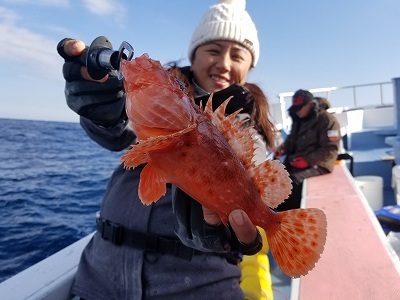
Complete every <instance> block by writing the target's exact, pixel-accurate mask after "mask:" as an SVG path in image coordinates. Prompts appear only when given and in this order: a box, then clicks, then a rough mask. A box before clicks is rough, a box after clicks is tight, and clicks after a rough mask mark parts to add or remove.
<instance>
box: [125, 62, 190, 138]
mask: <svg viewBox="0 0 400 300" xmlns="http://www.w3.org/2000/svg"><path fill="white" fill-rule="evenodd" d="M120 70H121V73H122V75H123V77H124V87H125V92H126V113H127V116H128V118H129V120H130V121H131V123H132V128H133V130H134V131H135V133H136V135H137V137H138V139H139V140H144V139H148V138H150V137H157V136H162V135H169V134H172V133H175V132H178V131H181V130H183V129H185V128H188V127H190V126H191V125H192V124H193V123H194V122H195V116H196V114H197V111H196V106H195V104H194V103H193V101H192V100H191V99H189V97H188V96H187V95H186V94H185V93H184V92H183V91H182V89H181V87H180V84H179V81H178V80H177V79H176V78H175V77H174V76H172V75H171V74H170V72H168V71H167V70H166V69H165V68H163V67H162V65H161V64H160V62H159V61H157V60H153V59H151V58H149V56H148V55H147V54H143V55H142V56H140V57H137V58H135V59H133V60H123V61H122V62H121V69H120Z"/></svg>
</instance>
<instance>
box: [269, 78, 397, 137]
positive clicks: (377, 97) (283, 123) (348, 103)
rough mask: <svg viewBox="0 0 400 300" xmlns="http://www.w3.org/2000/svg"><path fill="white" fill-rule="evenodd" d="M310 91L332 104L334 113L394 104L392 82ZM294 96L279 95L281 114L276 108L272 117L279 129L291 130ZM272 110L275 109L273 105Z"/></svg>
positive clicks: (289, 93) (290, 94)
mask: <svg viewBox="0 0 400 300" xmlns="http://www.w3.org/2000/svg"><path fill="white" fill-rule="evenodd" d="M309 91H310V92H311V93H312V94H313V95H314V96H319V97H324V98H327V99H328V100H329V102H330V103H331V106H332V109H331V110H332V111H333V112H342V111H349V110H355V109H363V108H368V107H369V108H372V107H385V106H393V103H394V95H393V94H394V93H393V83H392V82H391V81H388V82H378V83H369V84H359V85H351V86H344V87H326V88H315V89H309ZM293 94H294V92H285V93H280V94H279V95H278V96H279V112H278V109H277V108H275V111H273V116H272V117H273V119H274V121H275V122H276V123H277V125H278V126H277V127H278V129H285V130H287V129H288V128H290V124H291V120H290V118H289V116H288V113H287V110H288V108H289V107H290V105H291V97H292V96H293ZM272 109H274V106H273V105H272Z"/></svg>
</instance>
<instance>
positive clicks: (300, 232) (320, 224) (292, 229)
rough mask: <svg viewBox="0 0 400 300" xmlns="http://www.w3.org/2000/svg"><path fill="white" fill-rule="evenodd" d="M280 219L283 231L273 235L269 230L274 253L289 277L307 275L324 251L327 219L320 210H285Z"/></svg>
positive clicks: (279, 229)
mask: <svg viewBox="0 0 400 300" xmlns="http://www.w3.org/2000/svg"><path fill="white" fill-rule="evenodd" d="M278 216H279V218H280V226H279V228H278V229H277V230H276V231H275V232H272V233H271V232H268V229H266V233H267V238H268V244H269V247H270V249H271V253H272V255H273V256H274V259H275V261H276V262H277V264H278V265H279V267H280V268H281V269H282V271H283V272H284V273H285V274H286V275H288V276H290V277H300V276H302V275H306V274H307V273H308V272H309V271H310V270H312V269H313V268H314V266H315V263H316V262H317V261H318V260H319V258H320V256H321V254H322V252H323V251H324V245H325V241H326V234H327V228H326V227H327V222H326V216H325V214H324V212H323V211H322V210H319V209H316V208H307V209H293V210H288V211H283V212H279V213H278ZM264 229H265V228H264Z"/></svg>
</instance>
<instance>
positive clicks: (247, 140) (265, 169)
mask: <svg viewBox="0 0 400 300" xmlns="http://www.w3.org/2000/svg"><path fill="white" fill-rule="evenodd" d="M231 98H232V97H230V98H228V99H227V100H225V101H224V102H223V103H222V104H221V105H220V106H219V107H218V108H217V109H216V110H215V111H214V112H213V111H212V95H211V96H210V99H209V100H208V101H207V104H206V107H205V110H204V113H205V115H206V116H207V118H209V119H210V120H211V122H212V123H213V124H214V125H215V126H216V127H217V128H218V130H219V131H220V132H221V134H222V135H223V136H224V138H225V139H226V140H227V142H228V143H229V145H230V146H231V148H232V150H233V151H234V152H235V154H236V155H237V156H238V157H239V159H240V161H241V162H242V164H243V166H244V167H245V168H246V169H247V171H248V173H249V174H250V176H251V178H252V180H253V183H254V184H255V185H256V186H257V188H258V190H259V191H260V195H261V199H262V200H263V201H264V202H265V203H266V204H267V205H268V206H269V207H272V208H275V207H277V206H278V205H279V204H280V203H282V202H283V201H284V200H285V199H286V198H287V197H288V196H289V194H290V192H291V188H292V185H291V180H290V178H289V174H288V172H287V171H286V170H285V167H284V166H283V165H282V164H281V163H280V162H279V161H278V160H274V161H270V160H265V161H264V162H263V163H261V164H259V165H257V166H255V164H254V162H253V157H254V152H255V150H256V148H255V141H254V139H253V135H254V134H255V133H256V130H255V129H254V128H253V126H247V127H245V126H244V124H245V123H246V122H248V120H242V121H239V122H235V118H236V116H237V114H238V113H240V111H241V110H237V111H235V112H234V113H232V114H230V115H228V116H225V109H226V106H227V105H228V103H229V101H230V99H231Z"/></svg>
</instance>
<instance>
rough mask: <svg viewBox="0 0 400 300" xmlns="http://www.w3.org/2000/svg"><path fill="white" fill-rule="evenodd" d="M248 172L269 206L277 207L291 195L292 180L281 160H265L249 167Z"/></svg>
mask: <svg viewBox="0 0 400 300" xmlns="http://www.w3.org/2000/svg"><path fill="white" fill-rule="evenodd" d="M248 172H249V173H250V176H251V178H252V179H253V182H254V184H255V185H256V186H257V188H258V190H259V191H260V195H261V199H262V200H263V201H264V203H265V204H267V205H268V206H269V207H271V208H276V207H277V206H278V205H279V204H281V203H282V202H283V201H285V199H287V198H288V197H289V195H290V192H291V189H292V184H291V183H292V181H291V180H290V177H289V173H288V172H287V171H286V169H285V166H284V165H283V164H281V163H280V161H279V160H265V161H264V162H262V163H261V164H259V165H257V166H255V167H253V168H249V169H248Z"/></svg>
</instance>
